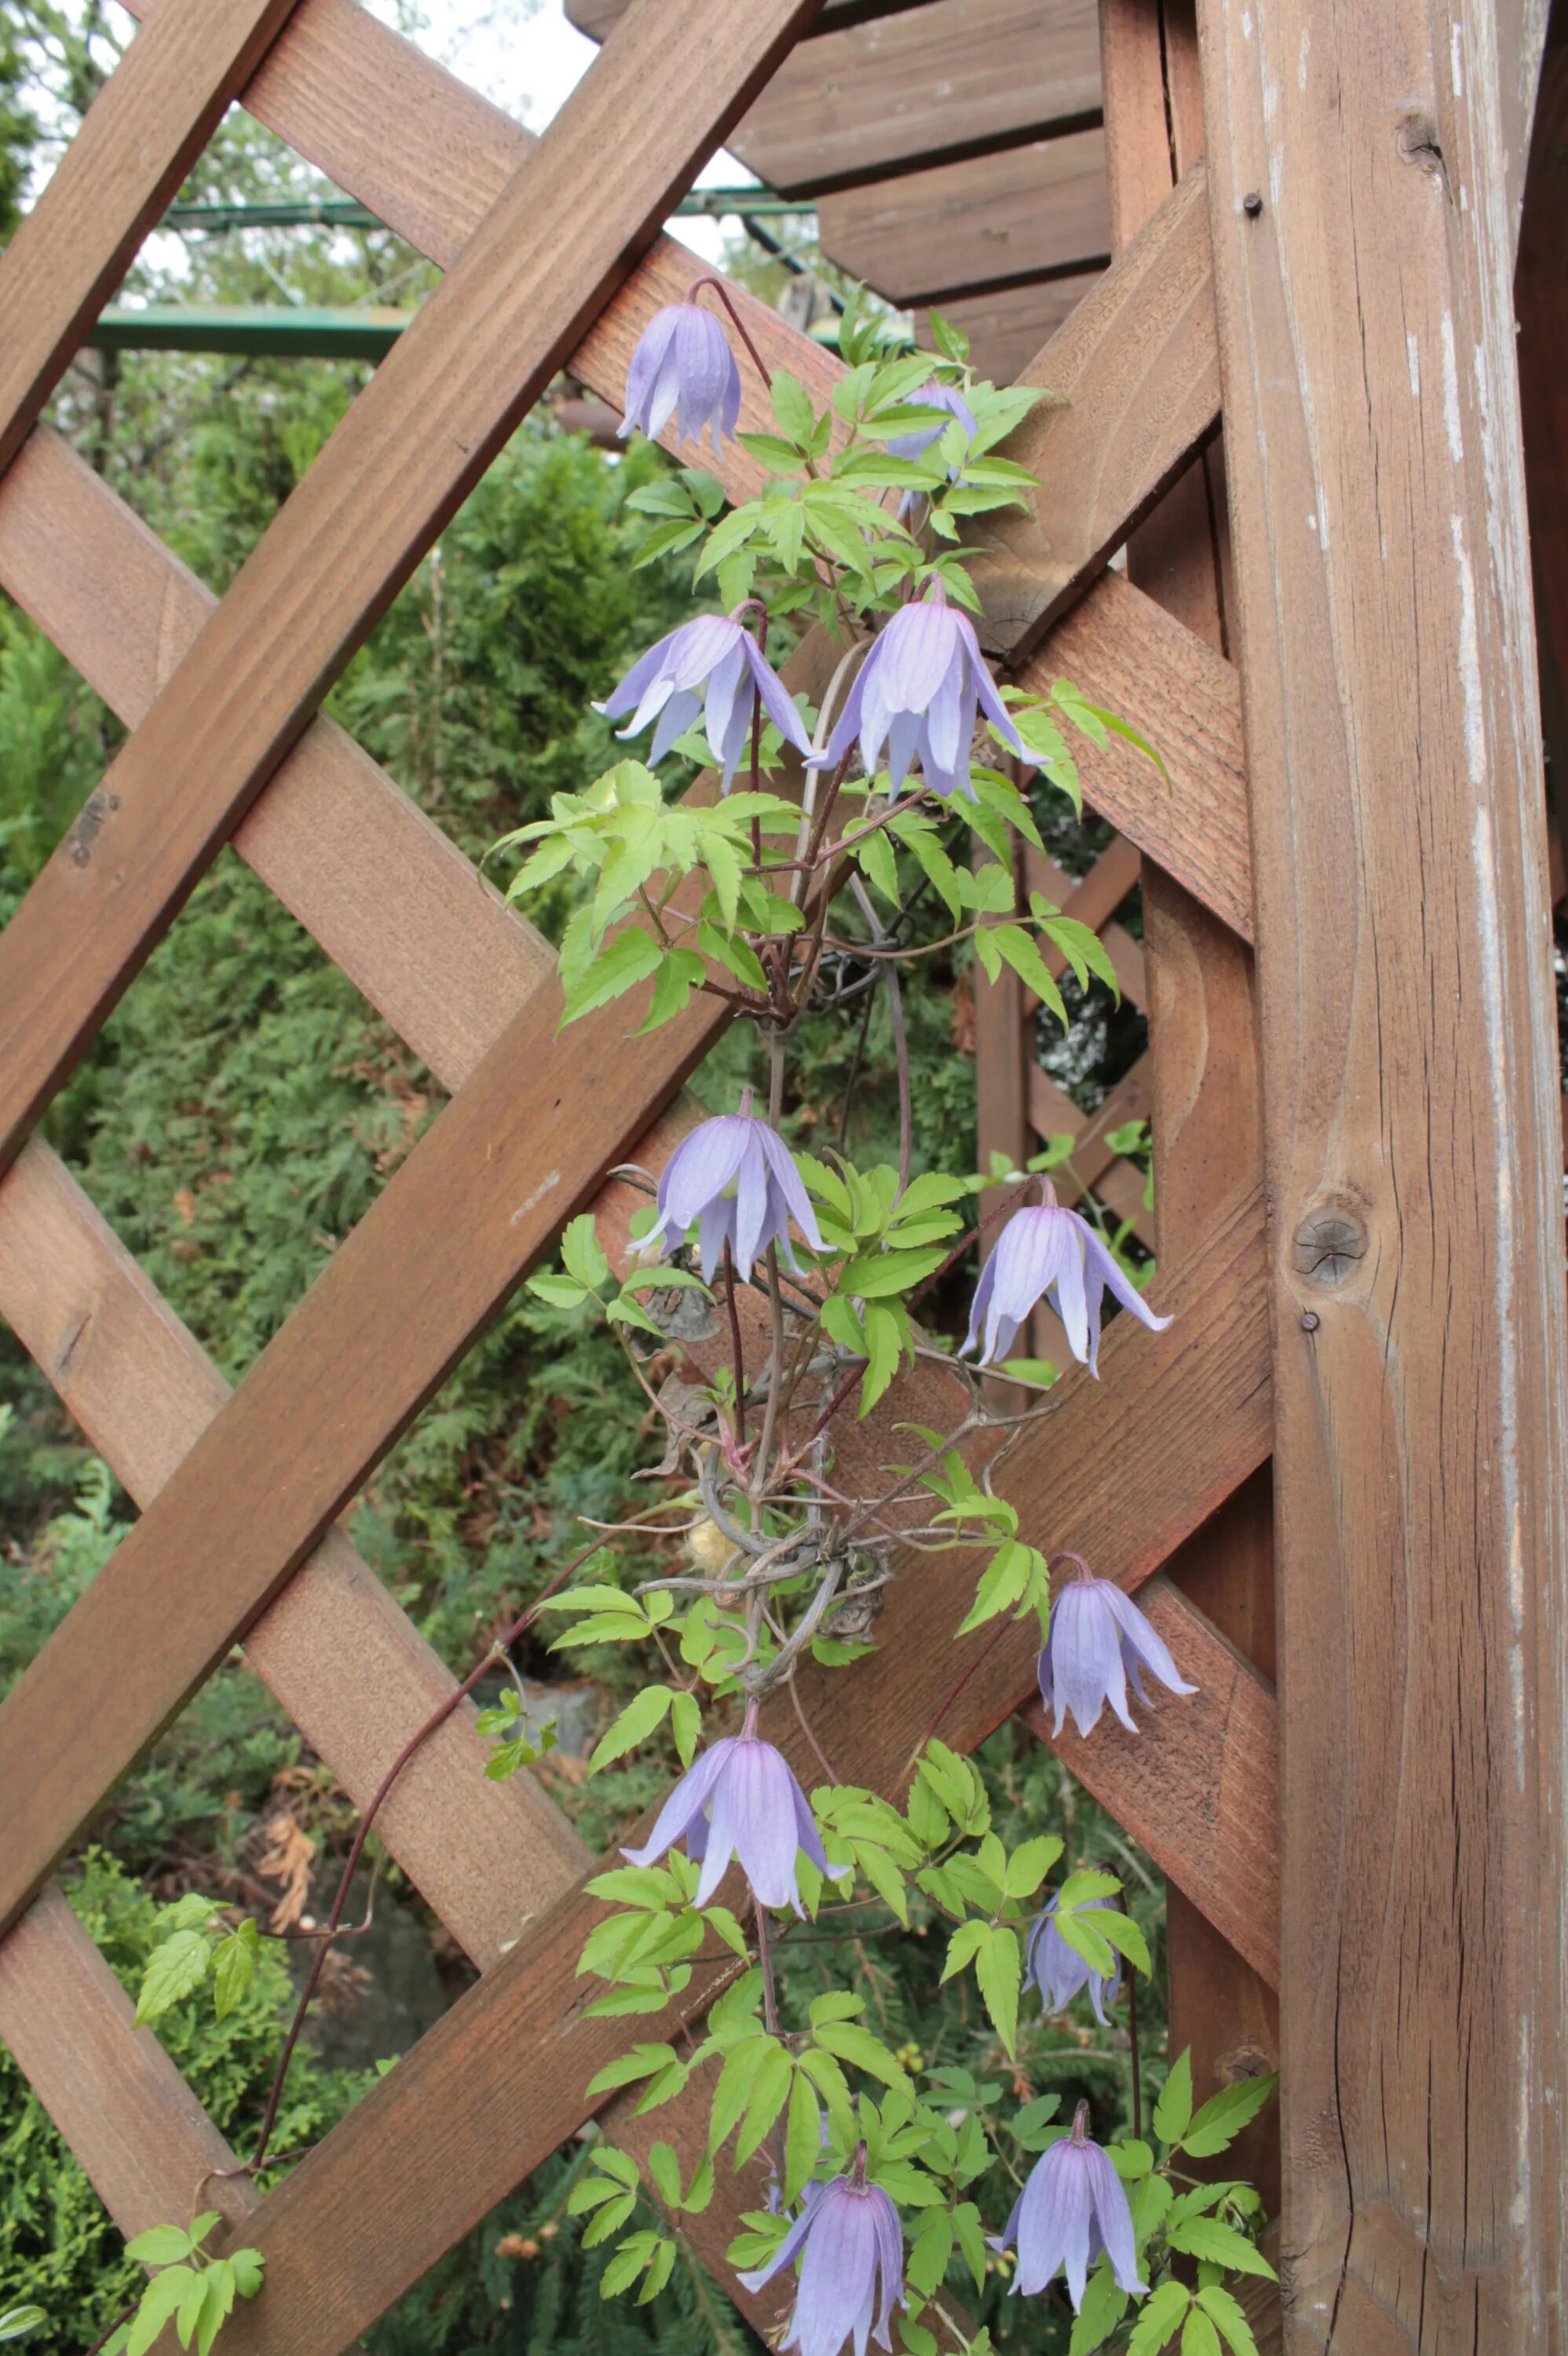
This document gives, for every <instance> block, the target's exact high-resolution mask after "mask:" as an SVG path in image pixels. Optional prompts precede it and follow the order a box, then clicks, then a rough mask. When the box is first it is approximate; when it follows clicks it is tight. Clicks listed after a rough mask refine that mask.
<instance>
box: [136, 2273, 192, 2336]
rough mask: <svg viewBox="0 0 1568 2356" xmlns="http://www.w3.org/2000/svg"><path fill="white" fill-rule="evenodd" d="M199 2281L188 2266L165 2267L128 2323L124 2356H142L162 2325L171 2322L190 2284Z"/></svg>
mask: <svg viewBox="0 0 1568 2356" xmlns="http://www.w3.org/2000/svg"><path fill="white" fill-rule="evenodd" d="M199 2280H200V2276H198V2275H197V2274H196V2273H195V2272H194V2270H193V2269H192V2268H191V2267H189V2266H168V2267H166V2268H165V2271H164V2272H163V2273H162V2274H161V2275H155V2276H153V2279H152V2281H151V2282H150V2283H149V2284H148V2285H147V2287H146V2289H145V2290H144V2292H143V2293H142V2297H141V2303H140V2305H139V2306H138V2308H137V2309H136V2312H135V2315H134V2317H133V2319H132V2324H131V2334H130V2338H129V2339H128V2340H126V2343H125V2349H126V2356H146V2351H147V2350H148V2349H149V2348H150V2347H151V2346H152V2344H153V2342H154V2340H156V2338H157V2336H158V2334H159V2332H160V2331H161V2330H162V2329H163V2328H164V2326H165V2323H168V2322H169V2321H171V2320H172V2319H173V2317H174V2314H175V2310H176V2308H178V2306H179V2305H180V2303H181V2301H182V2300H183V2299H184V2297H185V2295H186V2293H187V2290H188V2289H189V2287H190V2286H191V2284H192V2283H193V2282H197V2281H199Z"/></svg>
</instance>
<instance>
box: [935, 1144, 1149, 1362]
mask: <svg viewBox="0 0 1568 2356" xmlns="http://www.w3.org/2000/svg"><path fill="white" fill-rule="evenodd" d="M1042 1193H1043V1195H1044V1200H1043V1201H1042V1202H1041V1204H1040V1205H1039V1207H1038V1208H1030V1207H1027V1206H1026V1208H1024V1209H1023V1210H1021V1211H1015V1212H1014V1213H1013V1215H1012V1217H1011V1218H1010V1219H1009V1220H1008V1224H1007V1226H1005V1227H1004V1228H1003V1229H1002V1232H1001V1235H1000V1237H998V1238H997V1248H996V1250H995V1251H994V1252H993V1253H992V1254H991V1257H990V1258H989V1259H988V1260H987V1262H986V1265H985V1267H984V1268H983V1269H981V1271H980V1281H979V1283H978V1284H977V1285H976V1288H975V1305H974V1308H973V1309H972V1311H971V1312H970V1316H969V1331H968V1333H967V1334H966V1335H965V1340H964V1350H965V1351H967V1350H972V1349H973V1348H974V1347H975V1344H976V1342H977V1341H978V1340H979V1339H980V1336H981V1334H982V1333H984V1335H985V1342H986V1346H985V1349H984V1351H983V1352H982V1353H981V1359H980V1363H981V1365H987V1366H991V1365H999V1364H1000V1363H1001V1361H1002V1360H1003V1359H1004V1358H1005V1357H1006V1356H1007V1355H1008V1351H1009V1350H1010V1349H1011V1348H1012V1346H1013V1338H1014V1336H1015V1334H1016V1333H1018V1330H1019V1326H1020V1325H1021V1324H1022V1323H1023V1322H1024V1319H1025V1318H1026V1317H1027V1316H1028V1315H1029V1311H1030V1310H1031V1309H1032V1308H1033V1307H1034V1305H1035V1302H1036V1301H1040V1300H1042V1299H1048V1300H1049V1301H1050V1302H1051V1307H1052V1308H1053V1309H1054V1310H1055V1312H1056V1313H1057V1315H1058V1316H1059V1317H1060V1318H1061V1322H1062V1323H1063V1325H1064V1326H1065V1327H1066V1328H1067V1341H1068V1346H1069V1347H1070V1349H1071V1350H1072V1355H1073V1356H1074V1357H1075V1358H1076V1359H1078V1360H1079V1362H1080V1363H1081V1364H1082V1365H1086V1366H1087V1367H1088V1369H1089V1372H1090V1373H1091V1374H1092V1375H1096V1376H1097V1375H1098V1374H1099V1371H1100V1367H1099V1356H1100V1303H1101V1300H1102V1298H1103V1297H1104V1291H1105V1289H1106V1287H1107V1286H1109V1288H1110V1290H1111V1291H1112V1292H1113V1293H1114V1294H1115V1297H1116V1299H1117V1300H1118V1301H1120V1302H1121V1304H1122V1306H1123V1308H1124V1309H1130V1310H1131V1311H1132V1313H1133V1315H1134V1316H1135V1317H1136V1319H1137V1320H1138V1322H1139V1323H1140V1324H1143V1325H1147V1327H1148V1329H1149V1331H1150V1333H1163V1332H1164V1331H1165V1328H1166V1327H1167V1326H1168V1324H1169V1323H1170V1320H1169V1318H1168V1317H1157V1316H1156V1315H1155V1312H1154V1311H1153V1310H1152V1309H1151V1308H1150V1307H1149V1305H1148V1303H1147V1301H1146V1300H1145V1299H1144V1297H1143V1294H1142V1293H1141V1292H1140V1291H1139V1290H1138V1289H1137V1287H1136V1284H1134V1283H1133V1282H1132V1280H1130V1278H1129V1277H1128V1276H1127V1275H1126V1274H1125V1271H1124V1270H1123V1269H1122V1268H1121V1266H1120V1265H1119V1263H1118V1262H1117V1260H1116V1258H1115V1254H1114V1253H1113V1252H1110V1251H1108V1250H1107V1249H1106V1248H1105V1246H1104V1244H1103V1243H1102V1242H1101V1240H1100V1238H1099V1237H1098V1236H1097V1235H1096V1234H1095V1232H1094V1230H1093V1227H1092V1226H1090V1225H1089V1222H1088V1220H1087V1219H1084V1218H1081V1217H1080V1216H1079V1215H1078V1213H1077V1212H1076V1211H1069V1210H1065V1209H1064V1208H1063V1207H1062V1205H1061V1204H1060V1203H1058V1201H1057V1199H1056V1189H1055V1187H1054V1186H1052V1184H1051V1181H1050V1180H1049V1179H1046V1180H1045V1181H1044V1182H1043V1184H1042ZM959 1355H963V1352H960V1354H959Z"/></svg>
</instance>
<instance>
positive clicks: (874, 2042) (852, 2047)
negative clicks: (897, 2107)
mask: <svg viewBox="0 0 1568 2356" xmlns="http://www.w3.org/2000/svg"><path fill="white" fill-rule="evenodd" d="M812 2034H813V2036H814V2038H815V2039H816V2043H817V2044H818V2045H820V2046H822V2047H823V2048H824V2049H825V2050H826V2051H827V2052H829V2053H831V2054H832V2055H833V2056H834V2057H835V2059H836V2060H837V2061H848V2063H849V2065H850V2067H851V2069H855V2070H863V2071H864V2072H865V2073H866V2075H867V2077H869V2078H878V2079H880V2081H881V2083H882V2084H883V2085H884V2086H891V2088H892V2089H893V2091H894V2093H895V2094H903V2095H905V2096H907V2098H908V2099H909V2101H910V2102H913V2100H914V2088H913V2086H912V2084H911V2083H910V2077H909V2072H907V2071H906V2070H905V2068H904V2067H903V2064H902V2063H901V2061H897V2060H895V2059H894V2057H893V2055H892V2054H891V2053H890V2052H889V2051H888V2049H887V2047H886V2046H885V2045H884V2044H883V2043H882V2041H881V2040H880V2038H878V2037H873V2036H872V2035H871V2032H870V2030H869V2029H861V2028H859V2026H858V2025H857V2024H856V2023H855V2022H854V2021H848V2020H830V2021H825V2022H824V2023H823V2024H822V2026H821V2028H819V2029H814V2030H813V2031H812Z"/></svg>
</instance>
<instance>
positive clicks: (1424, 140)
mask: <svg viewBox="0 0 1568 2356" xmlns="http://www.w3.org/2000/svg"><path fill="white" fill-rule="evenodd" d="M1394 136H1395V140H1396V143H1397V145H1398V147H1399V152H1400V156H1401V159H1402V161H1403V162H1404V163H1406V164H1413V165H1414V166H1416V168H1417V170H1418V171H1422V172H1425V173H1427V174H1429V175H1430V176H1431V177H1433V178H1435V179H1440V180H1441V181H1442V183H1443V187H1444V192H1445V194H1446V192H1447V187H1448V166H1447V163H1446V160H1445V156H1444V154H1443V143H1442V141H1441V139H1440V138H1439V137H1438V133H1437V118H1436V116H1435V114H1434V113H1433V112H1432V110H1431V109H1430V107H1425V106H1412V107H1407V108H1406V110H1405V112H1403V114H1402V115H1401V116H1400V118H1399V124H1398V128H1397V130H1396V132H1395V134H1394Z"/></svg>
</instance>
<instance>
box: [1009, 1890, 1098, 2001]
mask: <svg viewBox="0 0 1568 2356" xmlns="http://www.w3.org/2000/svg"><path fill="white" fill-rule="evenodd" d="M1056 1905H1057V1894H1056V1892H1055V1890H1052V1891H1051V1896H1050V1897H1049V1898H1048V1899H1047V1900H1046V1901H1045V1905H1044V1907H1043V1908H1042V1910H1041V1911H1040V1913H1039V1914H1037V1915H1036V1916H1035V1919H1034V1927H1033V1929H1032V1930H1031V1931H1030V1933H1029V1949H1028V1953H1027V1954H1026V1956H1025V1959H1024V1970H1025V1973H1026V1975H1027V1976H1028V1977H1029V1979H1031V1980H1032V1981H1033V1982H1034V1984H1035V1986H1036V1987H1037V1988H1038V1989H1039V1990H1040V2001H1041V2003H1042V2004H1043V2005H1044V2007H1045V2008H1046V2010H1047V2012H1064V2011H1065V2010H1066V2008H1067V2007H1068V2006H1069V2005H1070V2004H1071V2003H1072V1999H1073V1997H1075V1996H1081V1995H1082V1994H1083V1990H1084V1989H1085V1988H1087V1989H1088V1991H1089V2001H1090V2003H1091V2004H1092V2005H1093V2008H1094V2018H1095V2019H1096V2020H1097V2021H1098V2022H1099V2024H1100V2026H1101V2028H1102V2029H1106V2028H1108V2027H1109V2026H1110V2024H1109V2022H1108V2021H1107V2020H1106V2019H1105V2007H1106V2005H1107V2004H1115V2001H1116V1998H1117V1997H1118V1996H1120V1994H1121V1992H1122V1962H1121V1957H1120V1956H1119V1955H1118V1956H1117V1958H1116V1964H1115V1970H1113V1971H1111V1972H1109V1973H1106V1972H1097V1971H1096V1970H1095V1969H1094V1966H1093V1964H1089V1963H1086V1962H1085V1961H1084V1959H1083V1956H1082V1955H1081V1954H1078V1953H1077V1952H1076V1950H1075V1949H1074V1948H1072V1947H1070V1946H1069V1945H1068V1944H1067V1942H1066V1940H1065V1939H1064V1938H1063V1937H1062V1935H1061V1932H1060V1931H1059V1930H1058V1929H1057V1927H1056V1921H1055V1916H1056ZM1115 1911H1116V1909H1115V1906H1114V1905H1113V1904H1112V1902H1111V1901H1110V1900H1109V1899H1105V1898H1098V1899H1091V1900H1090V1901H1088V1903H1087V1904H1086V1905H1085V1906H1084V1907H1083V1912H1084V1913H1085V1914H1113V1913H1115Z"/></svg>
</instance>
